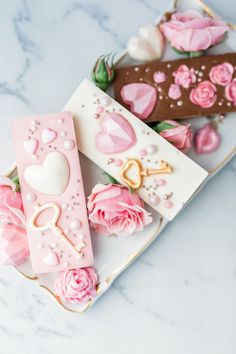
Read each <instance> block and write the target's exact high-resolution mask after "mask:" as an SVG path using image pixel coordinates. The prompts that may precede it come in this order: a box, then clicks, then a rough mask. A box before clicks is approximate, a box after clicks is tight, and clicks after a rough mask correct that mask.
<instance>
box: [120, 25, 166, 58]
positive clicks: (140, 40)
mask: <svg viewBox="0 0 236 354" xmlns="http://www.w3.org/2000/svg"><path fill="white" fill-rule="evenodd" d="M163 48H164V41H163V37H162V34H161V31H160V30H159V28H158V27H157V26H154V25H147V26H144V27H142V28H140V30H139V35H138V36H133V37H131V38H130V40H129V42H128V46H127V50H128V53H129V55H130V56H131V58H133V59H135V60H140V61H149V60H155V59H160V58H161V56H162V53H163Z"/></svg>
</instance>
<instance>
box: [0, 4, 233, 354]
mask: <svg viewBox="0 0 236 354" xmlns="http://www.w3.org/2000/svg"><path fill="white" fill-rule="evenodd" d="M168 3H169V1H168V0H159V1H157V0H120V1H114V0H113V1H111V0H110V1H109V0H51V1H47V0H41V1H36V0H32V1H31V0H28V1H27V0H11V1H7V2H6V1H5V2H3V1H2V2H1V11H0V33H1V35H0V51H1V56H0V116H1V118H0V166H1V172H3V171H4V169H5V168H7V167H8V166H9V164H10V163H12V161H13V160H14V157H13V151H12V147H11V134H10V120H11V119H12V118H13V117H15V116H22V115H30V114H34V113H44V112H56V111H59V110H60V109H61V108H62V107H63V105H64V103H65V102H66V101H67V99H68V98H69V97H70V95H71V94H72V93H73V91H74V90H75V88H76V87H77V86H78V84H79V82H80V81H81V80H82V79H83V78H84V77H85V76H87V77H88V76H89V72H90V69H91V67H92V64H93V63H94V61H95V59H96V58H97V57H98V56H99V55H100V54H102V53H107V52H109V51H111V50H113V51H116V52H118V53H119V52H120V51H121V50H122V49H123V48H124V47H125V45H126V43H127V41H128V39H129V37H130V36H131V35H132V34H134V33H135V32H136V31H137V29H138V28H139V27H140V26H141V25H143V24H146V23H151V22H153V21H154V19H155V18H156V16H157V15H158V14H159V13H160V12H162V11H163V10H164V9H165V8H166V6H167V5H168ZM209 3H210V5H213V6H214V7H215V8H217V9H218V11H219V13H221V14H222V15H224V16H225V17H226V18H227V19H229V20H231V21H235V22H236V15H235V14H234V13H232V9H235V2H234V0H225V1H224V2H222V1H221V0H211V1H209ZM235 182H236V159H233V160H232V161H231V162H230V163H229V164H228V165H227V166H226V167H225V168H224V170H223V171H221V172H220V173H219V174H218V175H217V176H216V177H215V178H214V179H213V180H211V181H210V183H209V184H208V185H207V186H206V187H205V188H204V189H203V191H202V192H201V193H200V195H199V196H198V197H197V198H196V199H195V200H194V201H193V202H192V203H191V205H190V206H188V208H186V209H185V210H184V211H183V212H182V213H181V214H180V215H179V216H178V217H177V218H176V219H175V221H174V222H172V223H171V224H170V225H169V226H168V227H167V228H166V229H165V230H164V232H163V233H162V234H161V236H160V237H159V238H158V239H157V240H156V241H155V242H154V244H153V245H152V246H151V247H150V248H149V249H148V250H147V251H146V252H145V253H144V254H143V255H142V256H141V257H140V258H139V259H138V260H137V261H136V262H135V263H134V264H133V265H132V266H131V267H130V268H129V269H128V270H127V271H125V272H124V273H123V274H122V275H121V276H120V277H119V279H118V280H117V281H116V282H115V283H114V285H113V286H112V288H111V289H110V290H109V291H108V292H107V293H106V294H105V295H104V296H103V297H102V298H101V299H100V300H99V301H98V302H97V303H96V304H95V306H94V307H93V308H92V309H91V310H90V311H89V312H87V313H85V314H83V315H81V316H80V315H76V314H71V313H68V312H63V311H62V310H60V309H59V308H58V307H57V306H56V305H54V304H53V303H52V300H51V299H50V298H49V297H48V296H47V295H46V294H45V293H44V292H42V291H41V290H40V289H39V288H36V287H34V286H33V284H31V283H30V282H29V281H26V280H24V279H22V278H20V277H19V276H18V275H17V274H16V273H15V272H14V271H13V270H12V269H9V268H1V269H0V354H16V353H18V354H26V353H34V354H52V353H58V354H62V353H64V352H67V353H70V351H71V352H75V351H76V352H78V353H83V354H92V353H103V354H110V353H113V354H120V353H122V354H126V353H127V354H130V353H136V354H142V353H144V352H145V353H160V354H190V353H191V354H199V353H201V354H233V353H235V352H236V337H235V329H236V326H235V316H236V301H235V299H236V257H235V253H236V252H235V251H236V238H235V230H236V217H235V210H236V188H235Z"/></svg>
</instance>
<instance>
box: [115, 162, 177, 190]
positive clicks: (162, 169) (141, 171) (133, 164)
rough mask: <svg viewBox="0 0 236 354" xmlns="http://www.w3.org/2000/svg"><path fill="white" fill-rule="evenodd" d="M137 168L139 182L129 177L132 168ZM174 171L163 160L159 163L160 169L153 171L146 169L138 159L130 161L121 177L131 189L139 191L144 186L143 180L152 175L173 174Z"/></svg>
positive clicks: (123, 169)
mask: <svg viewBox="0 0 236 354" xmlns="http://www.w3.org/2000/svg"><path fill="white" fill-rule="evenodd" d="M133 167H134V168H136V171H137V180H136V181H134V180H133V179H131V178H129V177H128V171H129V170H130V169H131V168H133ZM172 172H173V169H172V167H171V166H170V165H168V163H167V162H165V161H163V160H161V161H160V163H159V168H156V169H152V168H146V169H144V168H143V166H142V163H141V162H140V161H139V160H136V159H130V160H128V161H127V162H126V163H125V165H124V166H123V167H122V169H121V172H120V177H121V179H122V181H123V182H125V183H126V184H127V185H128V186H129V187H131V188H132V189H139V188H140V187H141V186H142V184H143V178H144V177H147V176H151V175H158V174H165V173H172Z"/></svg>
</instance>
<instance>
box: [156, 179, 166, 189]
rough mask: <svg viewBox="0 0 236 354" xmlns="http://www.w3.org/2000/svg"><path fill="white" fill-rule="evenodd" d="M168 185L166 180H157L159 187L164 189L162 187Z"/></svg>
mask: <svg viewBox="0 0 236 354" xmlns="http://www.w3.org/2000/svg"><path fill="white" fill-rule="evenodd" d="M165 184H166V181H165V180H164V179H158V180H157V185H158V186H159V187H162V186H164V185H165Z"/></svg>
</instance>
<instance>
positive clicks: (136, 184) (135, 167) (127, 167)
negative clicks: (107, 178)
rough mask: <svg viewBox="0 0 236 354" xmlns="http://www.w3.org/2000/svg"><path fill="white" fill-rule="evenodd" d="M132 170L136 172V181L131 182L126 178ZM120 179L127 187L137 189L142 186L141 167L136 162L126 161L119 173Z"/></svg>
mask: <svg viewBox="0 0 236 354" xmlns="http://www.w3.org/2000/svg"><path fill="white" fill-rule="evenodd" d="M131 169H133V170H135V171H136V173H135V174H136V176H137V179H136V180H133V179H131V178H130V177H128V172H129V171H130V170H131ZM120 178H121V179H122V181H123V182H125V183H126V184H127V185H128V186H129V187H131V188H133V189H139V188H140V187H141V185H142V166H141V164H140V162H139V161H138V160H128V161H127V162H126V164H125V165H124V166H123V168H122V169H121V172H120Z"/></svg>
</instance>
